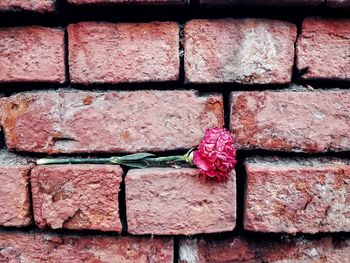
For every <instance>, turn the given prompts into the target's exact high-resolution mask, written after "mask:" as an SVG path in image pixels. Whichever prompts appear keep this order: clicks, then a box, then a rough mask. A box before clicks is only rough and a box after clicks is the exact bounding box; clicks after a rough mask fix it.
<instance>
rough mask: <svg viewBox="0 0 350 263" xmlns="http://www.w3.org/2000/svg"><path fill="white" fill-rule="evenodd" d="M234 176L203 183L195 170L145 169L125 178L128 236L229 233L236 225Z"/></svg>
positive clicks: (233, 174) (202, 179)
mask: <svg viewBox="0 0 350 263" xmlns="http://www.w3.org/2000/svg"><path fill="white" fill-rule="evenodd" d="M235 177H236V175H235V173H234V172H232V174H231V177H230V179H229V180H228V181H227V182H223V183H217V182H210V181H205V179H204V178H201V177H200V176H199V172H198V170H196V169H191V168H182V169H175V168H149V169H141V170H130V171H129V172H128V173H127V175H126V181H125V185H126V186H125V188H126V213H127V218H128V232H129V233H131V234H138V235H140V234H141V235H142V234H155V235H192V234H198V233H215V232H223V231H231V230H233V229H234V227H235V224H236V186H235V185H236V179H235Z"/></svg>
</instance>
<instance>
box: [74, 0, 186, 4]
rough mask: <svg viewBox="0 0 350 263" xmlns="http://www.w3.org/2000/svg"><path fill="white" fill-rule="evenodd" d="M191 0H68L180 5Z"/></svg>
mask: <svg viewBox="0 0 350 263" xmlns="http://www.w3.org/2000/svg"><path fill="white" fill-rule="evenodd" d="M189 2H190V1H189V0H68V3H70V4H74V5H81V4H135V5H136V4H137V5H173V4H176V5H179V4H185V3H189Z"/></svg>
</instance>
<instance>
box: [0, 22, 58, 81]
mask: <svg viewBox="0 0 350 263" xmlns="http://www.w3.org/2000/svg"><path fill="white" fill-rule="evenodd" d="M64 53H65V51H64V32H63V30H62V29H58V28H47V27H39V26H30V27H21V28H1V29H0V82H59V83H63V82H64V81H65V64H64V56H65V55H64Z"/></svg>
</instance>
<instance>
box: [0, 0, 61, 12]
mask: <svg viewBox="0 0 350 263" xmlns="http://www.w3.org/2000/svg"><path fill="white" fill-rule="evenodd" d="M55 4H56V0H1V1H0V10H1V11H17V10H26V11H35V12H40V13H45V12H53V11H54V10H55Z"/></svg>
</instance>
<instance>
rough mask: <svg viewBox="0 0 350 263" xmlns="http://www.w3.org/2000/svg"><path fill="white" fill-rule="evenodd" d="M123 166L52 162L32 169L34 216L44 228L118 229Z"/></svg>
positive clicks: (119, 228) (119, 225) (118, 230)
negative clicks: (55, 163) (52, 163)
mask: <svg viewBox="0 0 350 263" xmlns="http://www.w3.org/2000/svg"><path fill="white" fill-rule="evenodd" d="M122 174H123V170H122V169H121V168H120V166H114V165H51V166H37V167H35V168H34V169H33V170H32V173H31V183H32V196H33V197H32V198H33V209H34V219H35V222H36V224H37V225H38V226H39V227H40V228H44V227H51V228H53V229H57V228H68V229H93V230H102V231H117V232H120V231H121V229H122V226H121V222H120V219H119V207H118V193H119V190H120V183H121V181H122Z"/></svg>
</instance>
